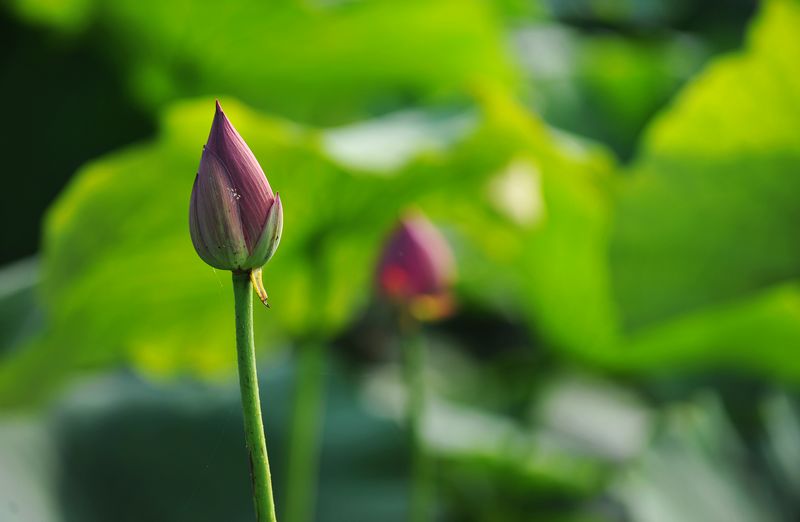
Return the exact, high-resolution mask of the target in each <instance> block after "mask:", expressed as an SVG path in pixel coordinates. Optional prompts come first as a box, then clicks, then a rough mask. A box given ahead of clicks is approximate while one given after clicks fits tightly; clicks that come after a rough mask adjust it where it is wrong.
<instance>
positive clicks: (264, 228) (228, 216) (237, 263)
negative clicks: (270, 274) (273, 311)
mask: <svg viewBox="0 0 800 522" xmlns="http://www.w3.org/2000/svg"><path fill="white" fill-rule="evenodd" d="M189 230H190V232H191V236H192V243H193V244H194V248H195V250H196V251H197V254H198V255H199V256H200V258H201V259H202V260H203V261H205V262H206V263H208V264H209V265H211V266H213V267H215V268H219V269H222V270H232V271H242V272H247V271H252V270H254V269H258V268H260V267H261V266H263V265H264V264H265V263H266V262H267V261H269V259H270V258H271V257H272V255H273V254H274V253H275V250H276V249H277V248H278V243H279V242H280V238H281V233H282V230H283V207H282V206H281V200H280V196H278V195H277V194H273V193H272V189H271V188H270V186H269V182H268V181H267V178H266V176H264V171H263V170H261V166H260V165H259V164H258V161H256V158H255V156H253V153H252V152H251V151H250V148H249V147H248V146H247V144H246V143H245V142H244V140H243V139H242V137H241V136H240V135H239V133H238V132H236V129H235V128H234V127H233V125H232V124H231V122H230V120H228V118H227V116H225V113H224V112H222V107H220V105H219V102H217V110H216V113H215V114H214V122H213V124H212V125H211V133H210V134H209V135H208V142H206V146H205V147H204V148H203V155H202V157H201V159H200V167H199V168H198V171H197V176H196V177H195V180H194V186H193V187H192V198H191V202H190V205H189Z"/></svg>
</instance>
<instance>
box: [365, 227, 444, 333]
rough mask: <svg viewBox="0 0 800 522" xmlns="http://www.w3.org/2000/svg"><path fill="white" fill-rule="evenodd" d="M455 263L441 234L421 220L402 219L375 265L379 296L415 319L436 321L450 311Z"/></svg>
mask: <svg viewBox="0 0 800 522" xmlns="http://www.w3.org/2000/svg"><path fill="white" fill-rule="evenodd" d="M454 276H455V263H454V261H453V255H452V252H451V251H450V247H449V245H448V244H447V241H445V239H444V237H443V236H442V235H441V233H440V232H439V231H438V230H437V229H436V227H434V226H433V224H431V222H430V221H428V220H427V219H426V218H425V217H424V216H422V215H420V214H414V215H410V216H407V217H405V218H404V219H402V220H401V221H400V222H399V223H398V225H397V227H396V228H395V229H394V230H393V231H392V233H391V235H390V236H389V239H388V241H387V242H386V245H385V246H384V249H383V255H382V257H381V260H380V263H379V265H378V274H377V285H378V291H379V293H380V294H381V295H382V296H383V297H385V298H387V299H388V300H390V301H391V302H393V303H396V304H400V305H402V306H405V307H407V308H408V310H409V311H410V312H411V314H412V315H413V316H414V317H416V318H417V319H422V320H431V319H439V318H442V317H444V316H446V315H448V314H449V313H450V312H451V311H452V309H453V300H452V297H451V295H450V284H451V283H452V281H453V278H454Z"/></svg>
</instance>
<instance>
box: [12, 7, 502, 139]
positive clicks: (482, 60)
mask: <svg viewBox="0 0 800 522" xmlns="http://www.w3.org/2000/svg"><path fill="white" fill-rule="evenodd" d="M312 4H314V5H312ZM14 5H15V8H16V11H17V12H18V13H20V14H21V15H22V16H24V17H26V18H29V19H32V20H35V21H38V22H45V23H47V24H50V25H53V26H55V27H57V28H59V29H61V30H63V31H73V32H80V31H82V30H84V31H85V30H86V28H88V27H95V28H100V29H101V31H102V34H103V38H104V39H105V40H104V41H103V46H104V48H106V49H109V51H110V52H109V58H110V59H111V60H113V61H114V62H116V63H117V64H118V66H119V67H120V68H121V69H122V70H123V72H124V73H125V75H126V76H127V78H128V80H129V83H130V85H131V87H132V89H133V91H134V92H135V93H136V94H137V95H138V96H139V98H140V99H142V100H143V101H144V102H146V103H147V104H148V105H150V106H151V107H152V106H163V105H164V103H165V102H168V101H171V100H175V99H179V98H181V97H185V96H187V95H188V96H197V95H215V96H216V95H220V94H228V95H234V96H237V97H238V98H240V99H242V100H244V101H246V102H247V103H249V104H250V105H252V106H254V107H256V108H259V109H263V110H268V111H270V112H275V113H278V114H282V115H288V116H291V117H293V118H295V119H300V120H303V121H313V122H327V123H330V122H340V121H346V120H350V121H352V120H353V119H355V118H357V117H358V116H363V115H365V114H369V113H374V112H383V111H385V110H387V109H388V108H394V107H398V106H400V105H403V104H405V103H408V102H409V101H412V102H417V101H420V102H421V101H424V100H425V99H426V98H427V97H429V96H430V95H442V94H456V95H461V93H463V92H464V90H465V88H467V87H468V86H469V85H470V84H472V83H473V82H475V81H477V80H481V79H487V78H493V79H496V80H498V81H501V82H507V81H508V80H509V79H510V77H511V73H510V68H509V66H508V61H507V59H506V58H505V56H504V54H505V50H504V47H503V45H502V38H501V35H500V30H499V27H498V26H499V24H498V23H497V20H496V18H497V16H496V15H495V13H494V8H493V6H492V5H491V3H489V2H487V1H484V0H435V1H430V0H411V1H409V0H389V1H386V0H382V1H378V2H374V1H373V2H325V3H323V2H308V3H306V2H262V1H259V0H245V1H240V2H227V3H226V2H222V3H221V2H215V3H203V2H181V3H175V2H162V1H159V0H115V1H113V2H105V1H101V0H67V1H65V2H57V3H53V2H46V3H44V2H41V1H39V0H17V1H16V2H14Z"/></svg>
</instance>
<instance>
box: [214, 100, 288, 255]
mask: <svg viewBox="0 0 800 522" xmlns="http://www.w3.org/2000/svg"><path fill="white" fill-rule="evenodd" d="M206 148H207V149H208V150H209V151H211V152H213V153H214V154H215V155H216V156H217V158H219V160H220V162H221V163H222V164H223V165H224V166H225V167H226V169H227V172H228V174H229V175H230V180H231V184H232V187H233V188H234V189H235V190H236V193H237V194H238V195H239V199H238V200H237V204H238V206H239V209H240V215H241V218H242V232H243V234H244V240H245V243H246V245H247V249H248V251H249V252H252V251H253V250H254V249H255V247H256V243H257V242H258V240H259V239H260V237H261V233H262V231H263V229H264V225H265V223H266V221H267V213H268V212H269V209H270V207H272V203H273V201H274V199H275V198H274V195H273V193H272V188H271V187H270V186H269V182H268V181H267V178H266V176H265V175H264V171H263V170H262V169H261V166H260V165H259V164H258V161H257V160H256V158H255V156H254V155H253V153H252V151H251V150H250V148H249V147H248V146H247V144H246V143H245V141H244V139H242V137H241V136H240V135H239V133H238V132H237V131H236V129H235V128H234V126H233V124H232V123H231V122H230V120H229V119H228V117H227V116H226V115H225V113H224V112H223V110H222V107H221V106H220V104H219V101H218V102H217V107H216V112H215V114H214V122H213V124H212V125H211V132H210V133H209V135H208V142H207V144H206Z"/></svg>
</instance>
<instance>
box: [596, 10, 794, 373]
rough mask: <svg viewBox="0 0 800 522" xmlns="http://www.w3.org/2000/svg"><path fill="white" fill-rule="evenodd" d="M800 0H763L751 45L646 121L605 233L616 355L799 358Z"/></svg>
mask: <svg viewBox="0 0 800 522" xmlns="http://www.w3.org/2000/svg"><path fill="white" fill-rule="evenodd" d="M798 27H800V4H798V3H797V2H795V1H793V0H772V1H770V2H767V3H765V5H764V7H763V11H762V13H761V15H760V16H759V18H758V19H757V21H756V23H755V24H754V27H753V28H752V31H751V34H750V38H749V44H748V48H747V50H745V51H743V52H741V53H739V54H736V55H732V56H728V57H724V58H722V59H720V60H718V61H717V62H715V63H714V64H713V65H712V66H711V67H710V68H709V69H708V70H707V71H705V72H704V73H703V74H702V75H701V76H700V77H698V78H697V79H696V80H695V81H694V82H693V84H692V85H690V86H689V87H688V88H687V89H686V90H685V92H683V93H682V94H681V96H679V98H678V99H677V101H676V102H675V103H674V106H673V107H672V108H671V109H670V110H669V111H667V112H665V113H664V114H663V115H662V116H661V117H660V118H659V119H658V120H657V122H656V123H655V124H654V125H653V127H652V128H651V129H650V131H649V132H648V135H647V139H646V140H645V142H644V144H643V145H642V150H641V153H640V155H639V157H638V159H637V161H636V162H635V164H634V166H633V169H632V172H631V175H630V179H629V180H627V181H626V182H624V183H623V184H622V186H621V190H620V195H619V199H618V204H617V207H616V215H615V223H614V230H613V236H612V241H611V268H612V273H613V285H614V287H613V288H614V296H615V299H616V302H617V305H618V310H619V315H620V320H621V323H620V332H621V336H622V337H621V341H620V342H619V345H620V349H619V350H610V351H608V353H607V354H606V355H610V356H611V357H612V358H613V359H615V362H616V363H617V364H622V365H625V366H629V367H639V368H642V367H648V368H651V369H654V370H659V369H660V370H663V369H665V368H667V367H671V368H675V367H678V366H681V365H686V364H693V365H696V364H702V365H715V366H720V365H731V364H733V365H736V366H738V367H743V368H748V369H751V370H753V369H756V370H760V371H766V372H769V373H777V374H781V375H784V376H786V377H792V376H793V377H796V376H797V375H798V370H800V367H798V365H796V364H793V363H792V362H791V361H792V360H793V353H794V350H795V349H796V346H797V344H798V342H800V320H799V319H800V293H798V287H797V283H796V282H797V277H798V276H799V275H800V243H798V242H797V239H796V235H797V223H798V222H800V197H799V196H798V194H800V178H798V177H797V169H798V167H800V134H798V133H797V132H796V126H797V125H796V122H797V121H798V118H800V70H799V69H797V67H796V66H795V64H794V62H793V61H792V59H791V58H790V57H792V56H797V55H798V53H800V36H798V34H800V33H798V32H797V28H798Z"/></svg>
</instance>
